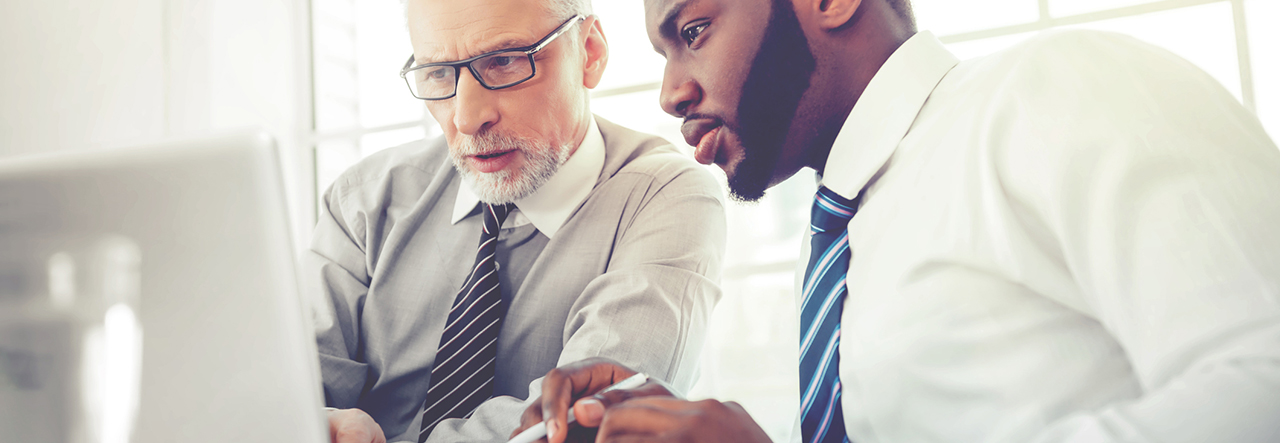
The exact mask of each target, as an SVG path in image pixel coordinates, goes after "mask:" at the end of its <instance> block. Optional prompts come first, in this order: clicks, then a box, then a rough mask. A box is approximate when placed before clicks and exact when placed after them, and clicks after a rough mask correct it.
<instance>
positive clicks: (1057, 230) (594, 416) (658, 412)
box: [526, 0, 1280, 443]
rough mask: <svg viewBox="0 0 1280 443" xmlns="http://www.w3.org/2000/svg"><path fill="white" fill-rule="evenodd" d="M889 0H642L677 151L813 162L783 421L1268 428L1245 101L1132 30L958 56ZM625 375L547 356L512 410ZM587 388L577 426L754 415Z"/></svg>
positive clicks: (1269, 377)
mask: <svg viewBox="0 0 1280 443" xmlns="http://www.w3.org/2000/svg"><path fill="white" fill-rule="evenodd" d="M908 6H909V5H908V3H907V1H906V0H647V1H646V2H645V7H646V17H647V24H648V31H649V37H650V40H651V41H652V42H653V44H654V47H655V48H656V49H657V50H658V52H660V53H662V54H663V55H664V56H665V57H666V59H667V67H666V71H665V72H666V77H665V78H664V80H663V89H662V99H661V101H662V107H663V108H664V109H665V110H666V111H667V112H668V113H670V114H672V115H675V116H678V117H681V118H684V119H685V124H684V133H685V137H686V140H687V141H688V142H689V143H690V144H693V145H696V146H697V154H696V156H697V158H698V159H699V160H700V161H703V162H705V163H711V162H714V163H717V164H719V165H720V166H721V167H722V168H723V169H724V170H725V171H726V173H727V174H728V175H729V176H730V180H729V184H730V187H731V191H732V192H734V193H736V194H738V195H739V196H741V197H743V198H745V199H753V198H758V197H760V196H761V195H762V194H763V193H764V192H765V190H766V189H767V188H768V187H769V186H770V185H771V184H774V183H777V182H779V181H782V180H784V179H786V178H787V177H789V176H791V175H792V174H794V173H795V172H796V171H797V170H798V169H800V168H811V169H813V170H815V171H817V172H818V173H819V175H820V176H821V187H820V189H819V192H818V195H817V196H815V199H814V205H813V211H812V218H811V220H812V223H811V226H810V231H811V232H812V235H811V242H810V243H809V244H810V245H811V248H810V251H809V254H808V256H809V260H808V262H807V266H806V267H805V270H804V274H803V275H804V279H803V285H802V287H801V291H799V293H798V297H797V298H798V300H797V302H798V304H799V305H800V308H801V309H800V313H801V315H800V324H801V331H800V337H801V342H800V343H799V350H800V353H799V355H800V359H799V362H798V366H799V368H800V380H799V388H800V397H799V399H800V410H799V411H797V412H798V415H799V417H798V418H799V419H798V420H797V425H798V426H796V429H795V434H796V437H797V438H803V441H805V442H806V443H809V442H841V441H852V442H858V443H875V442H957V443H959V442H967V443H975V442H1039V443H1051V442H1206V441H1231V442H1259V443H1262V442H1275V441H1280V424H1277V423H1278V422H1277V420H1276V417H1280V346H1277V344H1278V343H1280V253H1278V252H1277V251H1280V200H1277V199H1276V195H1277V194H1280V151H1278V150H1277V149H1276V145H1275V144H1274V143H1273V142H1272V141H1271V140H1270V139H1269V138H1268V137H1267V135H1266V134H1265V133H1264V132H1263V130H1262V126H1261V125H1260V124H1259V122H1258V119H1257V118H1256V117H1254V115H1253V114H1251V113H1249V112H1248V111H1247V110H1245V109H1244V107H1243V106H1241V104H1240V103H1239V101H1237V100H1236V99H1235V98H1234V97H1232V96H1231V95H1230V93H1228V92H1227V91H1226V90H1225V89H1224V88H1222V87H1221V85H1219V84H1217V82H1215V81H1214V80H1213V79H1212V78H1211V77H1209V76H1208V75H1206V74H1205V73H1204V72H1201V71H1199V70H1197V69H1195V68H1194V67H1193V66H1191V65H1190V64H1189V63H1187V62H1186V61H1185V60H1182V59H1180V58H1178V57H1176V56H1174V55H1172V54H1170V53H1168V52H1166V51H1163V50H1160V49H1157V48H1153V47H1151V46H1149V45H1146V44H1143V43H1141V42H1139V41H1137V40H1135V39H1133V38H1129V37H1126V36H1123V35H1118V34H1110V33H1098V32H1087V31H1060V32H1053V33H1047V34H1044V35H1041V36H1037V37H1034V38H1031V39H1029V40H1027V41H1026V42H1024V43H1022V44H1019V45H1016V46H1014V47H1012V48H1010V49H1008V50H1006V51H1002V52H999V53H996V54H993V55H990V56H987V57H982V58H978V59H974V60H968V61H963V62H961V61H959V60H957V59H956V58H955V57H954V56H953V55H951V53H950V52H948V51H947V49H946V48H945V47H943V46H942V44H941V43H940V42H939V41H938V39H936V38H935V37H934V36H933V35H931V34H929V33H928V32H919V33H917V32H916V29H915V24H914V22H913V19H912V16H911V12H910V8H909V7H908ZM630 373H631V371H630V370H627V369H626V368H625V367H622V366H619V365H616V364H611V363H608V362H601V361H594V362H587V363H583V364H578V365H575V366H573V367H571V368H565V369H563V370H561V371H557V372H556V373H554V374H553V376H549V377H547V378H546V380H545V381H544V383H545V386H544V390H543V392H544V395H545V396H547V402H546V404H545V407H546V409H545V413H544V410H543V408H542V407H534V408H532V409H531V410H530V411H529V413H528V420H527V421H526V423H532V422H536V421H537V420H539V419H541V418H542V417H544V416H545V417H546V418H548V419H550V420H551V421H552V422H555V423H557V424H558V425H560V426H563V423H564V421H563V420H564V414H565V410H566V407H567V406H568V404H569V403H568V402H569V400H570V399H571V397H577V396H582V395H583V394H589V393H591V392H592V391H594V390H596V389H599V387H600V386H603V385H606V384H608V383H610V382H611V381H612V380H613V379H615V378H616V377H620V376H627V375H629V374H630ZM655 391H660V390H659V389H655V388H654V387H646V388H644V390H641V391H639V392H635V391H633V392H618V391H615V392H613V393H610V394H609V395H606V396H604V399H603V400H604V402H605V403H613V402H614V401H615V400H617V399H618V398H619V396H626V395H640V394H644V393H654V392H655ZM600 408H601V403H600V400H599V399H597V400H595V401H583V402H581V403H578V406H576V407H575V412H577V418H578V420H579V423H583V424H585V425H600V426H601V427H600V431H599V432H600V434H601V435H600V437H601V438H600V441H626V442H648V441H707V442H712V441H723V442H734V443H745V442H756V441H766V438H765V436H764V434H763V432H761V430H760V428H759V427H758V426H756V425H755V423H753V422H752V421H751V418H750V417H749V416H747V414H745V413H744V412H743V410H742V409H741V408H740V407H737V406H736V405H733V404H724V403H720V402H717V401H705V402H699V403H690V402H683V401H679V400H674V399H671V398H663V397H646V398H643V399H637V400H629V401H625V402H621V403H616V404H614V406H613V407H612V408H609V409H608V412H607V413H606V414H605V415H604V416H603V422H602V421H601V419H602V417H601V409H600ZM602 423H603V424H602ZM562 440H563V433H560V434H556V435H554V436H553V437H552V439H551V441H552V442H559V441H562Z"/></svg>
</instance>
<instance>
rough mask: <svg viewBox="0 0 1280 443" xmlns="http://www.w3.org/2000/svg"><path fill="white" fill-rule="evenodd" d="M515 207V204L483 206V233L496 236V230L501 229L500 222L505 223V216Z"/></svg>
mask: <svg viewBox="0 0 1280 443" xmlns="http://www.w3.org/2000/svg"><path fill="white" fill-rule="evenodd" d="M515 207H516V205H515V203H505V204H501V205H494V204H489V203H485V204H484V232H485V234H490V235H496V233H497V232H498V229H499V228H501V227H502V222H505V221H507V215H510V214H511V210H512V209H514V208H515Z"/></svg>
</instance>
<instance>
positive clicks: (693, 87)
mask: <svg viewBox="0 0 1280 443" xmlns="http://www.w3.org/2000/svg"><path fill="white" fill-rule="evenodd" d="M701 101H702V86H701V85H699V84H698V82H696V81H694V80H693V79H691V78H687V77H683V76H679V75H675V72H673V70H672V69H670V66H669V65H668V69H667V72H666V75H664V76H663V78H662V93H661V95H660V96H659V97H658V102H659V104H660V105H661V106H662V110H663V111H666V113H668V114H671V115H673V116H676V117H680V118H684V116H686V115H689V113H690V112H691V111H690V109H691V108H693V107H694V106H696V105H697V104H698V103H699V102H701Z"/></svg>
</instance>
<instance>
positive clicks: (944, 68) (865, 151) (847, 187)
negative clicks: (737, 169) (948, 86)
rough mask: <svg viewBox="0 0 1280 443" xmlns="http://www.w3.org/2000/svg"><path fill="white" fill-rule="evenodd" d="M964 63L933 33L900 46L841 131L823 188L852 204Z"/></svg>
mask: <svg viewBox="0 0 1280 443" xmlns="http://www.w3.org/2000/svg"><path fill="white" fill-rule="evenodd" d="M957 63H960V59H958V58H956V56H955V55H952V54H951V52H950V51H947V48H946V47H944V46H942V42H940V41H938V38H937V37H934V36H933V33H931V32H928V31H924V32H920V33H917V34H916V35H914V36H912V37H911V38H910V39H908V40H907V41H906V42H904V43H903V44H902V46H901V47H899V48H898V49H897V50H896V51H894V52H893V55H891V56H889V59H888V60H886V61H885V63H884V66H881V67H880V70H879V71H876V75H875V76H874V77H872V78H871V83H868V84H867V88H866V90H864V91H863V93H862V96H861V97H859V98H858V103H857V104H855V105H854V106H853V111H851V112H850V113H849V118H848V119H846V120H845V122H844V126H843V127H841V128H840V134H839V135H837V136H836V141H835V143H834V144H833V145H832V146H831V153H829V154H828V155H827V163H826V165H827V166H826V167H827V169H828V170H833V171H839V172H833V173H829V174H825V175H824V176H823V177H822V185H823V186H826V187H827V188H828V189H830V190H832V191H835V193H837V194H840V196H841V197H844V198H847V199H850V200H852V199H854V198H856V197H857V195H858V193H859V192H861V191H862V188H863V187H865V186H866V185H867V182H868V181H870V180H871V177H872V176H873V175H875V173H876V171H879V170H880V168H881V167H883V166H884V164H885V162H887V161H889V156H891V155H893V151H894V149H895V148H897V147H898V143H899V142H901V141H902V138H903V137H905V136H906V135H907V130H908V129H910V128H911V124H912V123H913V122H915V119H916V116H917V115H919V114H920V109H921V108H922V107H924V102H925V100H927V99H928V98H929V95H930V94H932V93H933V90H934V88H936V87H937V86H938V83H939V82H941V81H942V78H943V77H944V76H946V75H947V72H950V71H951V68H953V67H955V66H956V64H957Z"/></svg>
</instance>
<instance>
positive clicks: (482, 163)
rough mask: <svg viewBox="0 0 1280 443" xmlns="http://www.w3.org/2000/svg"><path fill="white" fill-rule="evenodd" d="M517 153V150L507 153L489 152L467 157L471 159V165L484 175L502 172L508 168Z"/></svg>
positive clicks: (507, 151)
mask: <svg viewBox="0 0 1280 443" xmlns="http://www.w3.org/2000/svg"><path fill="white" fill-rule="evenodd" d="M514 152H516V150H515V149H511V150H506V151H496V152H488V153H484V154H476V155H470V156H467V157H468V158H470V159H471V165H472V166H473V167H474V168H475V169H476V170H477V171H480V172H482V173H491V172H498V171H501V170H502V169H503V168H506V167H507V165H508V164H510V163H511V160H512V159H513V158H514V157H515V156H514V155H511V154H512V153H514Z"/></svg>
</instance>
